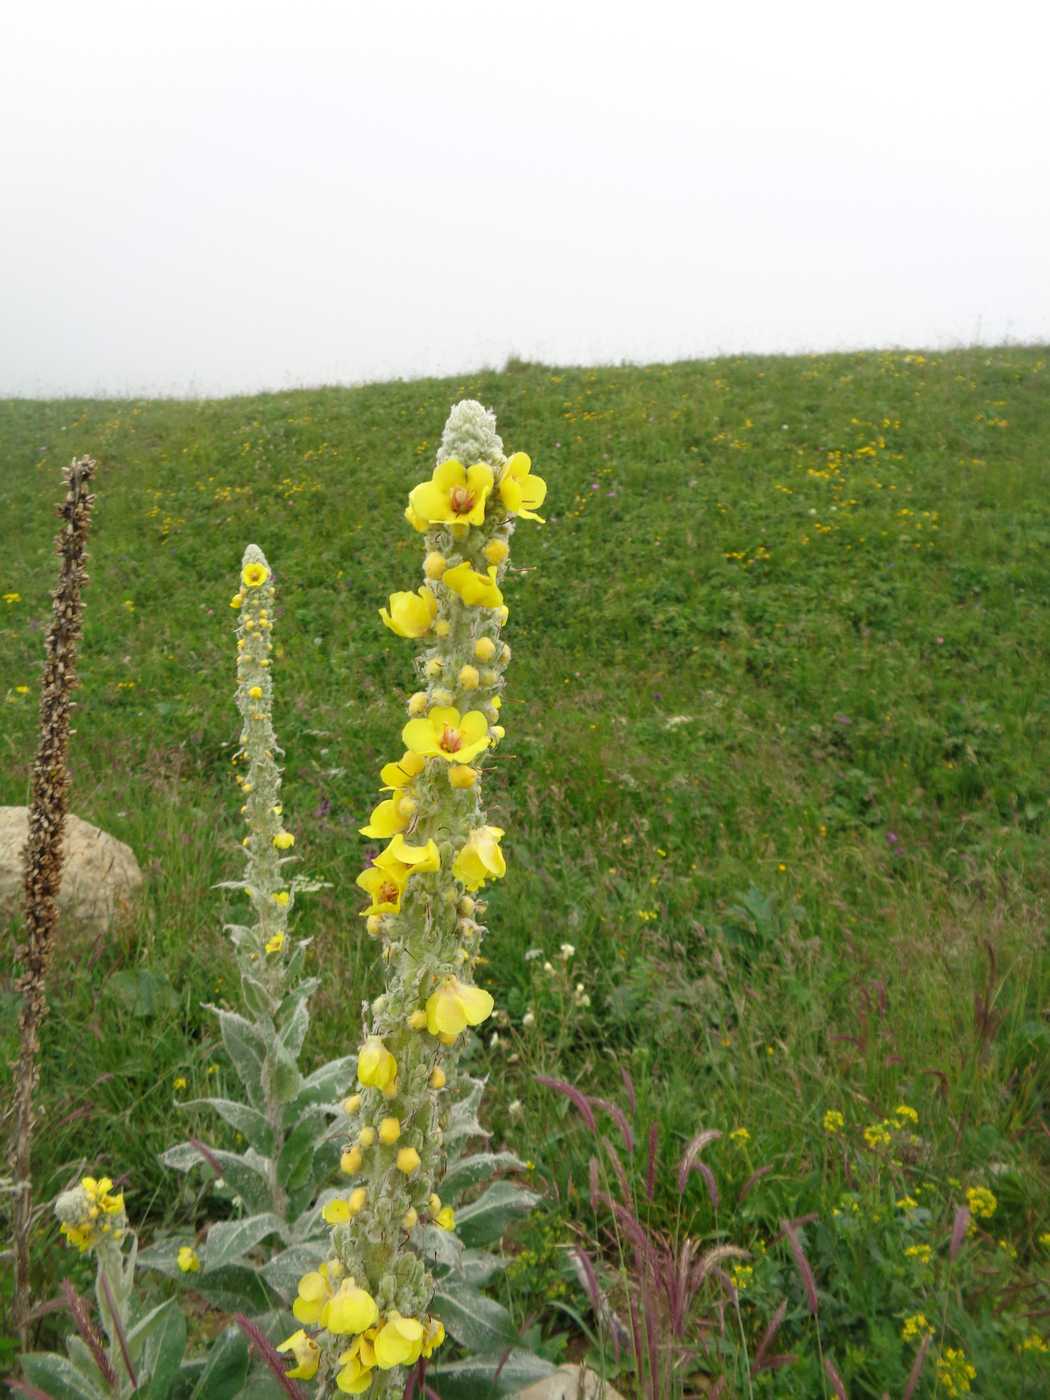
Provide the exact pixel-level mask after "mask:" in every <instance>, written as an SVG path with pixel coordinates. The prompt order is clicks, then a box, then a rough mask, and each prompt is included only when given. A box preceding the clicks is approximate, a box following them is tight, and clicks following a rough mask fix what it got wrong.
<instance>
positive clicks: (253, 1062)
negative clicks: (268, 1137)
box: [207, 1006, 266, 1108]
mask: <svg viewBox="0 0 1050 1400" xmlns="http://www.w3.org/2000/svg"><path fill="white" fill-rule="evenodd" d="M207 1009H208V1010H209V1011H214V1012H215V1014H216V1016H218V1018H219V1030H220V1031H221V1033H222V1043H223V1045H225V1047H226V1053H227V1055H229V1057H230V1063H231V1064H232V1065H233V1067H234V1069H235V1070H236V1071H237V1076H238V1078H239V1079H240V1081H241V1083H242V1084H243V1085H244V1089H245V1093H246V1094H247V1095H248V1099H249V1101H250V1102H251V1104H252V1105H253V1106H254V1107H255V1108H265V1107H266V1099H265V1096H264V1094H263V1079H262V1075H263V1064H264V1063H265V1060H266V1044H265V1042H264V1041H263V1040H262V1038H261V1037H260V1035H259V1032H258V1031H257V1030H256V1029H255V1027H254V1026H253V1025H252V1023H251V1022H250V1021H246V1020H245V1019H244V1017H243V1016H238V1015H237V1013H236V1012H235V1011H223V1010H221V1009H220V1008H219V1007H217V1006H209V1007H208V1008H207Z"/></svg>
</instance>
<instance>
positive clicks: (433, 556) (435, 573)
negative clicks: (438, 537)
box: [423, 549, 448, 578]
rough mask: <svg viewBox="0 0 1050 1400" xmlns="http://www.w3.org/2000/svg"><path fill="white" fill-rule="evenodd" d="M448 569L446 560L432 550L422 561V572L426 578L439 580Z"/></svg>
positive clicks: (436, 551)
mask: <svg viewBox="0 0 1050 1400" xmlns="http://www.w3.org/2000/svg"><path fill="white" fill-rule="evenodd" d="M447 568H448V560H447V559H446V558H445V556H444V555H443V554H442V553H441V552H440V551H439V550H436V549H432V550H431V551H430V553H429V554H428V555H427V557H426V558H425V559H424V560H423V572H424V574H426V576H427V578H440V577H441V575H442V574H443V573H444V572H445V570H446V569H447Z"/></svg>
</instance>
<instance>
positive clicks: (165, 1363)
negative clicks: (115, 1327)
mask: <svg viewBox="0 0 1050 1400" xmlns="http://www.w3.org/2000/svg"><path fill="white" fill-rule="evenodd" d="M134 1336H135V1331H134V1329H133V1331H132V1332H131V1333H129V1334H128V1347H129V1349H131V1351H132V1355H134V1344H133V1341H132V1338H133V1337H134ZM139 1340H140V1341H141V1340H142V1338H141V1336H140V1338H139ZM185 1350H186V1319H185V1317H184V1316H183V1313H182V1309H181V1308H180V1306H179V1302H178V1299H176V1298H169V1299H168V1301H167V1302H166V1303H162V1304H161V1306H160V1307H159V1308H155V1309H154V1311H153V1312H152V1313H151V1314H150V1321H149V1327H148V1330H147V1331H146V1334H145V1339H144V1344H143V1345H142V1348H141V1361H140V1362H139V1388H138V1390H137V1391H136V1392H135V1393H136V1395H140V1396H141V1397H142V1400H168V1396H169V1395H170V1394H171V1391H172V1387H173V1386H174V1384H175V1377H176V1376H177V1375H178V1372H179V1365H180V1363H181V1362H182V1357H183V1353H184V1352H185Z"/></svg>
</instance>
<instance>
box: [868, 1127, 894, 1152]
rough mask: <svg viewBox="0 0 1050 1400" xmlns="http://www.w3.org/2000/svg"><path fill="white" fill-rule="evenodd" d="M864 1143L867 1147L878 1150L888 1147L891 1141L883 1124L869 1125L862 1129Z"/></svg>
mask: <svg viewBox="0 0 1050 1400" xmlns="http://www.w3.org/2000/svg"><path fill="white" fill-rule="evenodd" d="M864 1141H865V1142H866V1143H867V1144H868V1146H869V1147H871V1148H878V1147H889V1145H890V1143H891V1142H892V1141H893V1139H892V1138H891V1137H890V1134H889V1131H888V1130H887V1128H886V1125H885V1123H870V1124H869V1125H868V1127H866V1128H865V1129H864Z"/></svg>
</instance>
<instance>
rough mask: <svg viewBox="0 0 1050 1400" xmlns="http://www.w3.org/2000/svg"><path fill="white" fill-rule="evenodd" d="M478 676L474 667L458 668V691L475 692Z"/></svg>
mask: <svg viewBox="0 0 1050 1400" xmlns="http://www.w3.org/2000/svg"><path fill="white" fill-rule="evenodd" d="M479 680H480V676H479V675H478V668H477V667H476V666H461V667H460V668H459V688H460V690H477V688H478V682H479Z"/></svg>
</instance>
